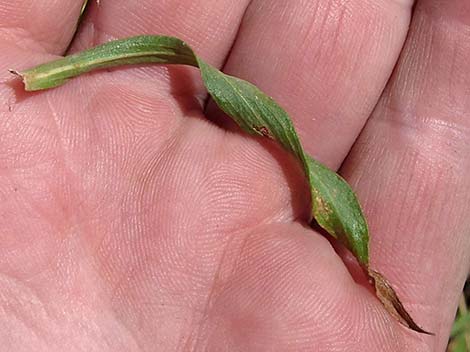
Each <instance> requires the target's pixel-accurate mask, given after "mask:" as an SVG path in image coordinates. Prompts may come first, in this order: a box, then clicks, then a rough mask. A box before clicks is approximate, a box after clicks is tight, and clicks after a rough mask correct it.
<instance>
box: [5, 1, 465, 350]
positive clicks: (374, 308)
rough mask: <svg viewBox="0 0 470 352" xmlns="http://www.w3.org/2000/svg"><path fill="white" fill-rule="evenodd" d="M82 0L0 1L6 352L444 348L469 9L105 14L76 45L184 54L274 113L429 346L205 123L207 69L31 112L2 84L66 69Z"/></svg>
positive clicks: (293, 174)
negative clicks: (183, 46)
mask: <svg viewBox="0 0 470 352" xmlns="http://www.w3.org/2000/svg"><path fill="white" fill-rule="evenodd" d="M82 2H83V1H82V0H60V1H49V0H47V1H46V0H41V1H33V0H22V1H13V2H12V1H6V0H1V1H0V20H1V21H0V22H1V28H0V52H1V53H2V54H1V56H0V77H1V79H2V82H3V83H2V84H1V86H0V96H1V101H0V103H1V105H0V109H1V111H0V112H1V115H0V324H1V328H0V343H1V346H2V347H1V349H2V351H385V352H389V351H390V352H391V351H442V350H443V349H444V348H445V345H446V341H447V337H448V333H449V328H450V324H451V321H452V319H453V312H454V310H455V306H456V302H457V299H458V295H459V290H460V289H461V287H462V284H463V282H464V279H465V276H466V273H467V272H468V264H469V259H470V258H469V253H470V251H469V249H470V239H469V236H468V234H469V232H470V219H469V218H468V212H469V211H470V206H469V204H470V178H469V175H468V170H469V168H470V158H469V157H468V155H469V152H470V122H469V120H468V117H469V114H470V98H469V96H470V88H469V87H470V70H469V69H468V57H470V5H469V3H468V1H466V0H445V1H441V0H423V1H418V3H417V4H416V7H415V8H412V5H413V4H412V1H411V0H399V1H398V0H397V1H386V0H378V1H377V0H373V1H372V0H371V1H363V0H354V1H339V0H326V1H322V0H314V1H281V0H279V1H278V0H275V1H272V0H269V1H268V0H253V1H249V0H243V1H232V0H191V1H189V0H188V1H177V0H145V1H142V0H126V1H124V0H112V1H107V0H103V1H101V2H100V5H99V6H98V5H96V4H93V5H92V7H91V9H90V12H89V13H88V15H87V17H86V19H85V21H84V23H83V24H82V26H81V29H80V31H79V33H78V35H77V36H76V38H75V39H74V42H73V43H72V46H71V48H72V51H76V50H80V49H84V48H86V47H90V46H93V45H96V44H98V43H101V42H104V41H107V40H110V39H114V38H122V37H126V36H130V35H135V34H169V35H175V36H178V37H180V38H182V39H184V40H186V41H187V42H188V43H190V44H191V46H192V47H193V48H194V49H195V50H196V52H197V53H198V54H199V55H200V56H201V57H202V58H204V59H206V60H207V61H209V62H211V63H212V64H214V65H215V66H217V67H219V68H223V70H224V71H225V72H228V73H230V74H234V75H236V76H239V77H242V78H245V79H247V80H249V81H251V82H253V83H255V84H257V85H258V86H259V87H260V88H261V89H262V90H264V91H265V92H266V93H268V94H269V95H271V96H273V97H274V98H275V99H276V100H277V101H278V102H279V103H280V104H281V105H282V106H283V107H284V108H285V109H286V110H287V111H288V112H289V113H290V115H291V116H292V118H293V120H294V123H295V125H296V127H297V129H298V131H299V135H300V137H301V139H302V142H303V144H304V146H305V147H306V150H307V151H308V152H309V153H310V154H312V155H313V156H315V157H316V158H318V159H319V160H320V161H322V162H324V163H326V164H327V165H329V166H330V167H332V168H334V169H338V170H339V171H340V173H341V174H342V175H343V176H345V177H346V178H347V179H348V181H349V182H350V183H351V184H352V185H353V188H354V189H355V191H357V193H358V196H359V198H360V200H361V202H362V204H363V206H364V210H365V213H366V215H367V217H368V220H369V223H370V228H371V237H372V240H371V262H372V267H373V268H375V269H378V270H380V271H381V272H383V273H384V274H385V275H386V276H387V277H388V278H389V280H390V281H391V282H393V283H394V285H395V287H396V289H397V291H398V293H399V295H400V297H401V298H402V301H403V303H404V305H405V306H406V307H407V308H408V310H409V311H410V313H411V314H412V315H413V317H414V318H415V319H416V321H417V322H418V323H419V324H420V325H422V326H423V327H424V328H425V329H427V330H430V331H433V332H435V333H436V336H434V337H432V336H424V335H419V334H416V333H413V332H410V331H408V330H407V329H405V328H403V327H402V326H400V325H399V324H398V323H397V322H396V321H395V320H394V319H393V318H391V317H390V316H389V315H388V313H386V312H385V310H384V309H383V308H382V306H381V305H380V303H379V302H378V301H377V299H376V298H375V296H374V294H373V293H372V292H371V291H370V289H369V288H368V287H367V285H365V284H364V283H363V277H361V274H360V272H358V270H357V267H356V266H355V265H354V263H353V261H352V260H351V257H350V255H348V254H347V253H345V251H344V250H343V249H341V248H339V247H337V246H336V245H335V244H334V243H330V242H329V241H328V240H327V239H325V238H324V237H323V236H322V235H320V234H318V233H315V232H314V231H312V230H311V229H310V228H309V227H308V226H307V224H306V219H307V213H308V207H309V204H308V203H309V199H308V192H307V189H306V185H305V182H304V179H303V176H302V172H301V171H300V169H299V167H298V166H297V164H296V163H295V162H294V161H293V160H292V158H290V157H289V156H288V155H287V154H286V153H284V152H283V151H281V150H279V148H277V147H276V146H275V145H274V144H270V143H266V142H265V141H262V140H261V139H259V138H251V137H248V136H246V135H244V134H242V133H239V132H238V130H236V129H234V128H233V126H232V125H231V124H230V122H229V121H228V120H227V119H226V118H225V117H224V116H222V114H220V112H218V111H217V110H216V108H215V106H214V104H213V103H211V102H209V103H208V104H207V105H206V104H205V102H206V99H207V95H206V93H205V91H204V87H203V86H202V84H201V81H200V79H199V76H198V72H197V71H196V70H194V69H190V68H183V67H171V68H168V67H158V66H146V67H126V68H120V69H116V70H112V71H108V72H97V73H93V74H89V75H87V76H83V77H81V78H78V79H76V80H74V81H72V82H70V83H68V84H67V85H65V86H63V87H61V88H58V89H54V90H51V91H47V92H40V93H33V94H28V93H24V92H23V91H22V88H21V87H20V86H19V84H18V82H15V81H14V80H12V78H11V77H10V76H9V75H8V72H7V69H8V68H15V69H24V68H27V67H30V66H32V65H34V64H38V63H42V62H45V61H48V60H50V59H53V58H54V57H56V56H55V55H61V54H63V53H64V51H65V50H66V48H67V47H68V46H69V42H70V40H71V38H72V35H73V33H74V27H75V24H76V22H77V18H78V15H79V12H80V7H81V5H82V4H81V3H82ZM407 36H408V37H407ZM394 67H395V70H394V71H393V69H394ZM392 71H393V73H392ZM211 120H212V122H211ZM214 122H216V123H214ZM333 247H337V248H336V251H335V250H334V249H333ZM345 264H346V265H345ZM347 267H349V270H348V269H347Z"/></svg>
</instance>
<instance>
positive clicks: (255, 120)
mask: <svg viewBox="0 0 470 352" xmlns="http://www.w3.org/2000/svg"><path fill="white" fill-rule="evenodd" d="M143 63H158V64H182V65H190V66H194V67H198V68H199V69H200V71H201V76H202V80H203V82H204V85H205V87H206V88H207V90H208V92H209V94H210V95H211V97H212V98H213V99H214V101H215V102H216V103H217V105H218V106H219V107H220V109H222V110H223V111H224V112H225V113H226V114H227V115H229V116H230V117H231V118H232V119H233V120H234V121H235V122H236V123H237V124H238V125H239V126H240V127H241V128H242V129H243V130H244V131H246V132H248V133H250V134H257V135H260V136H264V137H267V138H270V139H273V140H275V141H277V142H278V143H280V144H281V145H282V147H283V148H284V149H285V150H287V151H289V152H290V153H292V154H293V155H294V156H295V157H296V158H297V160H298V161H299V162H300V163H301V165H302V167H303V170H304V172H305V175H306V178H307V180H308V183H309V186H310V187H309V188H310V196H311V200H312V202H311V204H312V208H311V218H314V219H315V220H316V222H317V223H318V224H319V225H320V226H321V227H322V228H324V229H325V230H326V231H327V232H328V233H329V234H330V235H332V236H333V237H335V238H337V239H338V240H339V241H341V242H342V243H343V244H344V245H345V246H346V247H347V248H348V249H349V250H350V251H351V252H352V253H353V254H354V256H355V257H356V258H357V260H358V262H359V263H360V264H361V266H362V267H363V268H364V269H365V271H366V272H368V275H370V276H371V278H372V279H374V281H375V283H376V288H377V292H378V293H380V295H378V296H379V297H380V298H381V300H382V302H383V303H384V306H385V307H386V308H387V309H389V311H390V307H394V312H391V313H392V314H394V315H395V316H397V314H396V312H398V315H399V317H400V319H399V320H400V322H402V323H403V324H404V325H406V326H408V327H410V328H412V329H414V330H416V331H420V332H424V331H423V330H421V329H420V328H419V327H418V326H417V325H416V324H415V323H414V322H413V320H412V319H411V317H410V316H409V315H408V314H407V313H406V310H404V308H403V306H402V305H401V303H399V300H398V298H397V296H396V294H395V292H394V291H393V289H392V288H391V286H390V285H388V284H387V285H384V284H383V282H386V281H385V279H383V277H382V276H381V275H380V274H378V273H376V272H373V271H370V270H369V234H368V228H367V223H366V220H365V218H364V215H363V213H362V210H361V207H360V205H359V202H358V200H357V198H356V196H355V194H354V193H353V191H352V190H351V188H350V187H349V185H348V184H347V183H346V182H345V181H344V180H343V179H342V178H341V177H340V176H339V175H338V174H336V173H335V172H333V171H332V170H330V169H328V168H327V167H326V166H324V165H322V164H321V163H319V162H318V161H316V160H314V159H313V158H311V157H310V156H309V155H307V154H306V153H305V151H304V150H303V148H302V144H301V143H300V140H299V137H298V136H297V133H296V131H295V129H294V125H293V123H292V121H291V119H290V118H289V116H288V114H287V113H286V112H285V111H284V110H283V109H282V108H281V107H280V106H279V105H278V104H277V103H276V102H275V101H274V100H273V99H271V98H270V97H268V96H267V95H266V94H264V93H263V92H261V91H260V90H259V89H258V88H257V87H255V86H254V85H253V84H251V83H249V82H246V81H244V80H241V79H239V78H236V77H232V76H229V75H226V74H224V73H222V72H220V71H219V70H217V69H216V68H214V67H212V66H211V65H209V64H207V63H206V62H204V61H203V60H202V59H201V58H199V57H198V56H197V55H196V54H195V53H194V52H193V50H192V49H191V48H190V47H189V46H188V45H187V44H186V43H184V42H183V41H181V40H180V39H178V38H174V37H166V36H138V37H133V38H129V39H124V40H117V41H113V42H109V43H106V44H103V45H100V46H98V47H95V48H92V49H90V50H87V51H84V52H82V53H79V54H76V55H72V56H68V57H65V58H63V59H59V60H57V61H53V62H50V63H46V64H43V65H40V66H38V67H35V68H32V69H29V70H26V71H22V72H16V71H12V72H13V73H15V74H17V75H19V76H21V77H22V79H23V82H24V84H25V88H26V90H29V91H35V90H41V89H47V88H53V87H57V86H60V85H62V84H64V83H65V82H66V81H67V80H68V79H70V78H72V77H76V76H78V75H81V74H83V73H86V72H89V71H91V70H95V69H100V68H107V67H113V66H121V65H129V64H143ZM382 279H383V281H382ZM384 287H385V291H384ZM384 292H385V293H384ZM383 297H385V302H384V299H383ZM387 297H391V298H393V297H394V298H396V300H395V301H394V302H392V303H391V304H387ZM397 302H398V303H397ZM389 303H390V302H389ZM397 304H399V306H398V307H397ZM403 312H405V313H403Z"/></svg>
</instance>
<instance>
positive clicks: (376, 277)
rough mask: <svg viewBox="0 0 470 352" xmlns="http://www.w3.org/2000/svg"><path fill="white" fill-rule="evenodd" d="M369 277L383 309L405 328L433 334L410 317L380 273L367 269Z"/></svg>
mask: <svg viewBox="0 0 470 352" xmlns="http://www.w3.org/2000/svg"><path fill="white" fill-rule="evenodd" d="M368 274H369V277H370V278H371V279H372V280H373V281H374V285H375V292H376V295H377V298H378V299H379V300H380V302H382V304H383V306H384V307H385V309H386V310H387V311H388V312H389V313H390V314H391V315H392V316H393V317H395V318H396V319H397V320H398V321H399V322H400V323H401V324H402V325H404V326H406V327H407V328H409V329H411V330H413V331H416V332H419V333H421V334H426V335H434V334H433V333H431V332H427V331H426V330H423V329H421V328H420V327H419V326H418V324H416V323H415V322H414V321H413V319H412V318H411V316H410V314H409V313H408V312H407V311H406V309H405V307H403V304H402V303H401V302H400V299H399V298H398V296H397V294H396V292H395V290H394V289H393V288H392V286H391V285H390V284H389V283H388V281H387V279H386V278H385V277H384V276H383V275H382V274H380V273H378V272H376V271H374V270H372V269H368Z"/></svg>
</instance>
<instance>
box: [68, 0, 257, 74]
mask: <svg viewBox="0 0 470 352" xmlns="http://www.w3.org/2000/svg"><path fill="white" fill-rule="evenodd" d="M248 2H249V1H248V0H242V1H231V0H222V1H221V0H184V1H177V0H165V1H154V0H131V1H129V0H113V1H101V2H100V3H99V5H97V4H96V3H94V4H92V6H91V8H90V14H89V15H88V16H87V18H86V19H85V21H84V25H83V28H82V30H81V35H80V36H79V37H78V38H77V43H76V47H75V48H74V50H77V48H80V49H82V48H83V47H89V46H94V45H96V44H98V43H101V42H104V41H108V40H110V39H113V38H122V37H128V36H133V35H141V34H160V35H172V36H177V37H180V38H181V39H183V40H185V41H186V42H188V43H189V44H190V45H191V46H192V47H193V48H194V49H195V50H196V52H197V53H198V54H199V55H201V56H202V57H203V58H204V59H206V60H208V61H209V62H211V63H212V64H215V65H216V66H220V65H221V64H222V62H223V61H224V59H225V56H226V54H227V52H228V50H229V49H230V47H231V45H232V41H233V39H234V37H235V35H236V33H237V30H238V26H239V22H240V20H241V18H242V16H243V13H244V11H245V8H246V6H247V4H248Z"/></svg>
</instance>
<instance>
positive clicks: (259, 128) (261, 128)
mask: <svg viewBox="0 0 470 352" xmlns="http://www.w3.org/2000/svg"><path fill="white" fill-rule="evenodd" d="M253 129H254V130H255V131H256V132H258V133H259V134H261V135H263V136H264V137H267V138H269V139H274V137H273V135H272V134H271V131H269V130H268V128H267V127H266V126H253Z"/></svg>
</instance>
